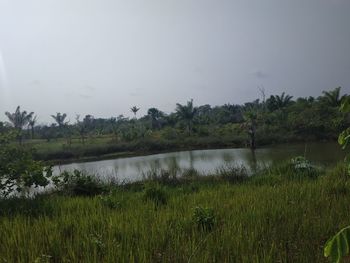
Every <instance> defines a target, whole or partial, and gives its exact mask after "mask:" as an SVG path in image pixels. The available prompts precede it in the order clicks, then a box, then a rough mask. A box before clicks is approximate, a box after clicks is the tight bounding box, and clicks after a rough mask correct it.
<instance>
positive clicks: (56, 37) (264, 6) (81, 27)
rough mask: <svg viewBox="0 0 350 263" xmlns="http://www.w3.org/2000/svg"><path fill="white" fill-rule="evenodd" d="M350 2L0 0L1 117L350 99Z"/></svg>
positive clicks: (46, 118)
mask: <svg viewBox="0 0 350 263" xmlns="http://www.w3.org/2000/svg"><path fill="white" fill-rule="evenodd" d="M349 14H350V0H0V120H4V119H5V116H4V114H3V113H4V112H5V111H14V109H15V107H16V106H17V105H21V106H22V108H23V109H26V110H28V111H34V112H36V113H37V114H38V115H39V118H40V121H41V122H47V121H51V120H50V117H49V115H50V114H54V113H55V112H66V113H68V115H69V117H70V119H71V120H73V119H74V116H75V114H81V115H85V114H92V115H94V116H95V117H111V116H117V115H119V114H124V115H126V116H131V112H130V107H131V106H133V105H137V106H139V107H140V108H141V110H140V115H142V114H145V113H146V110H147V109H148V108H150V107H157V108H159V109H161V110H163V111H165V112H170V111H172V110H174V108H175V104H176V103H177V102H180V103H185V102H186V101H187V100H189V99H190V98H193V99H194V102H195V104H196V105H199V104H206V103H209V104H211V105H221V104H224V103H235V104H236V103H243V102H246V101H252V100H254V99H256V98H258V97H259V96H260V94H259V91H258V86H263V87H264V88H265V91H266V94H267V95H270V94H280V93H282V92H283V91H285V92H287V93H288V94H291V95H293V96H309V95H313V96H318V95H320V94H321V92H322V91H323V90H330V89H332V88H335V87H337V86H342V87H343V92H346V93H350V15H349Z"/></svg>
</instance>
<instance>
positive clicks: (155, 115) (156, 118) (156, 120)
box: [147, 108, 163, 129]
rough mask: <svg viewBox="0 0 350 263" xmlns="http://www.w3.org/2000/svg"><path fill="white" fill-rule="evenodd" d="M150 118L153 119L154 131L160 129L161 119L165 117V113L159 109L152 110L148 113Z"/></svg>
mask: <svg viewBox="0 0 350 263" xmlns="http://www.w3.org/2000/svg"><path fill="white" fill-rule="evenodd" d="M147 114H148V116H149V118H150V119H151V127H152V129H158V128H160V123H159V121H160V118H162V117H163V112H161V111H160V110H158V109H157V108H150V109H148V111H147Z"/></svg>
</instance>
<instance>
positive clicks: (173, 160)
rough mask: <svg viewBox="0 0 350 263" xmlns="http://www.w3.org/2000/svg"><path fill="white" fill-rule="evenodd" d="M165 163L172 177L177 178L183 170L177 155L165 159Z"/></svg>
mask: <svg viewBox="0 0 350 263" xmlns="http://www.w3.org/2000/svg"><path fill="white" fill-rule="evenodd" d="M165 163H166V168H167V169H168V171H169V172H170V175H171V176H172V177H176V176H177V174H178V172H179V171H180V170H181V168H180V165H179V162H178V159H177V157H176V156H175V155H174V156H170V157H169V158H166V159H165Z"/></svg>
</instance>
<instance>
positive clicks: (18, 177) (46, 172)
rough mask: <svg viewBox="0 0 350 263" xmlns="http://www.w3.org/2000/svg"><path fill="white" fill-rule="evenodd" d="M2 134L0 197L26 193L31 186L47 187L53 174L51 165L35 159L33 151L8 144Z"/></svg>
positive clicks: (0, 136)
mask: <svg viewBox="0 0 350 263" xmlns="http://www.w3.org/2000/svg"><path fill="white" fill-rule="evenodd" d="M4 136H5V135H1V134H0V197H4V198H6V197H8V196H11V195H13V194H16V193H25V192H26V191H27V190H29V189H30V188H31V187H33V186H34V187H39V186H41V187H45V186H47V185H48V184H49V180H48V178H49V177H50V176H51V175H52V169H51V166H46V165H44V164H43V163H42V162H39V161H34V160H33V151H32V150H31V149H27V148H25V147H20V146H15V145H10V144H8V141H7V140H6V139H4Z"/></svg>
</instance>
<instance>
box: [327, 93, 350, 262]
mask: <svg viewBox="0 0 350 263" xmlns="http://www.w3.org/2000/svg"><path fill="white" fill-rule="evenodd" d="M338 97H339V96H338ZM342 101H343V102H342V105H341V107H340V110H341V111H342V112H344V113H349V112H350V97H349V96H346V97H343V98H342ZM338 142H339V144H340V145H342V146H343V149H346V148H347V146H348V144H349V142H350V128H347V129H346V130H344V131H343V132H342V133H341V134H340V135H339V138H338ZM348 175H350V164H348ZM349 247H350V226H348V227H346V228H344V229H342V230H340V231H339V232H338V233H337V234H336V235H335V236H334V237H332V238H331V239H330V240H329V241H328V242H327V243H326V246H325V248H324V255H325V257H329V258H330V259H331V261H332V262H340V261H341V259H342V258H343V257H344V256H347V255H348V254H349V252H350V251H349Z"/></svg>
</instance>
